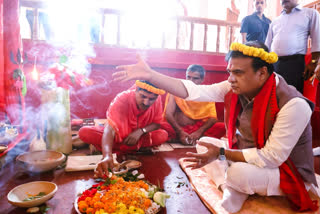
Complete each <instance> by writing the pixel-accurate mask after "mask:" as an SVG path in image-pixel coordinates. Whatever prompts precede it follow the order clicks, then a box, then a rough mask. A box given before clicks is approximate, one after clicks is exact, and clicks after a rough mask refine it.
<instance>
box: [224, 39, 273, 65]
mask: <svg viewBox="0 0 320 214" xmlns="http://www.w3.org/2000/svg"><path fill="white" fill-rule="evenodd" d="M230 50H232V51H240V52H241V53H243V55H246V56H252V57H258V58H260V59H262V60H263V61H265V62H267V63H269V64H273V63H276V62H277V61H278V55H277V54H276V53H274V52H270V53H269V52H267V51H265V50H264V49H263V48H256V47H252V46H247V45H244V44H241V43H238V42H233V43H232V44H231V46H230Z"/></svg>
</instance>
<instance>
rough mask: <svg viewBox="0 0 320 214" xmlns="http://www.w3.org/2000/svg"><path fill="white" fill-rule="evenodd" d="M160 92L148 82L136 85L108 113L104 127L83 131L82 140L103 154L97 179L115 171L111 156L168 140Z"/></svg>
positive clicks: (114, 101) (123, 94) (111, 105)
mask: <svg viewBox="0 0 320 214" xmlns="http://www.w3.org/2000/svg"><path fill="white" fill-rule="evenodd" d="M164 93H165V91H164V90H161V89H159V88H157V87H155V86H154V85H152V84H151V83H149V82H147V81H136V87H131V88H130V89H129V90H127V91H124V92H122V93H120V94H118V95H117V96H116V97H115V98H114V100H113V101H112V103H111V104H110V106H109V108H108V111H107V124H106V125H105V127H92V126H87V127H82V128H81V129H80V130H79V138H80V139H81V140H82V141H84V142H86V143H89V144H93V145H94V146H95V147H96V148H97V149H98V150H100V151H102V154H103V159H102V160H101V161H100V163H98V165H97V168H96V171H95V175H96V176H98V177H102V176H103V175H104V174H108V169H112V168H113V158H112V152H115V151H120V152H128V151H137V150H139V149H140V148H141V147H150V146H156V145H160V144H162V143H164V142H165V141H167V139H168V133H167V132H166V131H165V130H163V129H159V128H160V122H161V121H162V103H161V97H159V96H158V95H162V94H164Z"/></svg>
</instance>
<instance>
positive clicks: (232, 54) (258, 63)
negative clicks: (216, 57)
mask: <svg viewBox="0 0 320 214" xmlns="http://www.w3.org/2000/svg"><path fill="white" fill-rule="evenodd" d="M245 45H247V46H251V47H256V48H262V49H263V50H265V51H267V52H269V49H268V47H267V46H266V45H265V44H264V43H262V42H260V41H249V42H246V43H245ZM230 58H252V59H253V60H252V67H253V69H254V71H255V72H256V71H257V70H258V69H259V68H262V67H263V66H266V67H267V69H268V73H269V74H272V73H273V71H274V67H273V64H269V63H267V62H266V61H264V60H262V59H260V58H259V57H253V56H247V55H244V54H243V53H242V52H240V51H229V53H228V54H227V55H226V58H225V60H226V61H227V62H228V61H229V60H230Z"/></svg>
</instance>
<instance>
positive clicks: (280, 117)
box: [113, 41, 318, 212]
mask: <svg viewBox="0 0 320 214" xmlns="http://www.w3.org/2000/svg"><path fill="white" fill-rule="evenodd" d="M226 59H227V61H228V67H227V70H228V72H229V74H230V76H229V78H228V81H224V82H221V83H217V84H212V85H195V84H194V83H192V82H191V81H188V80H180V79H175V78H172V77H168V76H165V75H162V74H160V73H157V72H156V71H154V70H152V69H151V68H150V67H149V66H148V65H147V64H146V63H145V62H144V61H143V60H142V59H139V62H138V63H137V64H135V65H125V66H119V67H118V69H119V70H120V71H119V72H117V73H115V74H114V75H113V77H114V79H115V80H117V81H127V80H130V79H146V80H148V81H150V82H151V83H153V84H156V85H157V86H158V87H159V88H162V89H165V90H166V91H168V92H169V93H171V94H174V95H175V96H179V97H181V98H184V99H187V100H195V101H215V102H222V101H224V102H225V110H226V118H225V123H226V125H227V127H228V131H227V133H228V147H226V146H224V145H223V142H221V141H219V140H218V139H214V138H210V139H208V138H206V139H200V142H198V145H200V146H204V147H205V148H204V151H203V152H202V153H189V154H187V155H188V156H190V157H189V158H187V161H190V162H191V164H190V165H189V167H192V168H199V167H203V166H205V165H208V166H209V165H211V164H213V163H215V160H216V159H218V157H219V156H220V157H221V159H224V158H226V159H227V160H228V161H230V163H231V165H230V166H229V167H227V168H226V169H225V170H226V177H225V179H224V172H223V173H222V175H220V176H216V175H215V174H214V173H213V172H215V170H217V169H218V168H212V167H211V168H210V167H209V168H206V170H207V173H208V175H209V176H210V177H211V178H212V179H213V180H214V182H215V183H216V185H217V186H219V184H221V186H220V187H221V189H222V190H223V192H224V193H223V201H222V206H223V207H224V208H225V209H226V210H227V211H228V212H237V211H239V210H240V209H241V207H242V205H243V203H244V201H245V200H246V199H247V197H248V195H251V194H255V193H257V194H260V195H265V196H271V195H285V196H287V197H288V199H289V200H290V202H291V203H292V205H293V206H294V207H296V208H297V209H298V210H299V211H306V210H313V211H314V210H317V209H318V207H317V205H315V204H314V203H313V201H312V200H311V199H310V196H309V195H308V192H307V189H308V190H309V189H310V188H311V190H317V189H316V188H314V187H315V186H317V182H316V179H315V175H314V165H313V164H314V163H313V161H314V160H313V155H312V136H311V125H310V117H311V114H312V110H313V104H312V103H311V102H310V101H308V100H306V99H305V98H304V97H303V96H302V95H301V94H300V93H299V92H298V91H297V90H296V89H295V88H294V87H292V86H289V85H288V84H287V83H286V82H285V81H284V79H283V78H282V77H281V76H278V75H276V74H275V73H274V72H273V65H272V64H273V63H275V62H276V61H277V59H278V57H277V55H276V54H275V53H269V52H268V48H267V47H266V46H265V45H264V44H262V43H261V42H257V41H252V42H248V43H246V45H243V44H239V43H233V44H232V45H231V47H230V52H229V53H228V55H227V57H226ZM297 112H299V122H297V121H296V118H297V117H296V114H297ZM203 141H206V142H203ZM199 149H201V147H199ZM222 171H223V170H222ZM280 177H281V179H280ZM221 178H222V179H221ZM306 188H307V189H306Z"/></svg>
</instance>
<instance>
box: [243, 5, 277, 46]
mask: <svg viewBox="0 0 320 214" xmlns="http://www.w3.org/2000/svg"><path fill="white" fill-rule="evenodd" d="M253 2H254V6H255V8H256V11H255V12H254V13H253V14H252V15H250V16H246V17H244V19H243V20H242V22H241V29H240V33H241V35H242V43H245V42H247V41H255V40H257V41H260V42H265V40H266V37H267V33H268V29H269V25H270V23H271V20H270V19H268V18H267V17H265V15H264V14H263V12H264V9H265V8H266V0H254V1H253Z"/></svg>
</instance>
